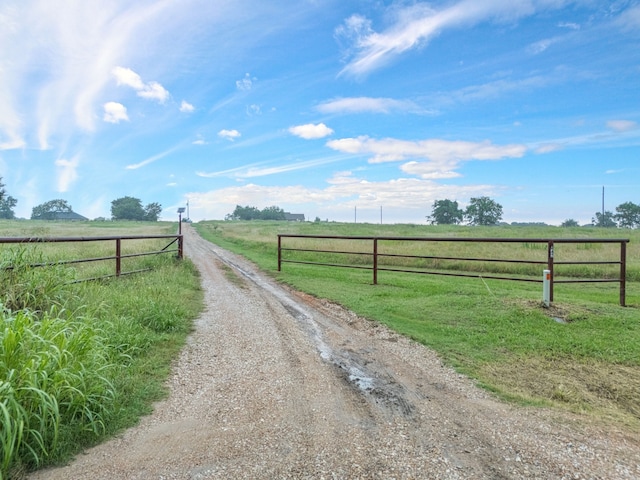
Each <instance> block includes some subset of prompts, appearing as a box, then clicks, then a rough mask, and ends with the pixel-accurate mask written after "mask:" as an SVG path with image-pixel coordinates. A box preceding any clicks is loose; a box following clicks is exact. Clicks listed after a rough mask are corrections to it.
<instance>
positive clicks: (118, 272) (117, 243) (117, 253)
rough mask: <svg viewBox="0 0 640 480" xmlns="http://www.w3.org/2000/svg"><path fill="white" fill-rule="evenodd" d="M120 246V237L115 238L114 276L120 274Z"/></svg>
mask: <svg viewBox="0 0 640 480" xmlns="http://www.w3.org/2000/svg"><path fill="white" fill-rule="evenodd" d="M121 259H122V257H121V248H120V239H119V238H116V277H119V276H120V270H121V263H120V261H121Z"/></svg>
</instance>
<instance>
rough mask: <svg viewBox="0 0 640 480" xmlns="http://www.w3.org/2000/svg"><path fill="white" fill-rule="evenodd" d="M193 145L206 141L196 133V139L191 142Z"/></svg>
mask: <svg viewBox="0 0 640 480" xmlns="http://www.w3.org/2000/svg"><path fill="white" fill-rule="evenodd" d="M191 143H192V144H193V145H206V144H207V141H206V140H205V139H204V137H203V136H202V135H200V134H198V135H196V139H195V140H194V141H193V142H191Z"/></svg>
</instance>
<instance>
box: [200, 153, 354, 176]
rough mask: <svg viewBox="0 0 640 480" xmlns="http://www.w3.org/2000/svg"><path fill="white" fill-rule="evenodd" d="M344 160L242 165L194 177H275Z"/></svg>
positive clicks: (325, 159) (323, 159)
mask: <svg viewBox="0 0 640 480" xmlns="http://www.w3.org/2000/svg"><path fill="white" fill-rule="evenodd" d="M341 160H344V157H343V156H331V157H323V158H317V159H313V160H306V161H301V162H294V163H287V164H283V165H273V166H263V165H264V162H262V163H259V164H253V165H244V166H242V167H236V168H231V169H225V170H219V171H216V172H202V171H199V172H196V175H198V176H199V177H204V178H216V177H233V178H255V177H265V176H268V175H276V174H280V173H287V172H294V171H297V170H306V169H308V168H315V167H319V166H321V165H327V164H330V163H334V162H338V161H341Z"/></svg>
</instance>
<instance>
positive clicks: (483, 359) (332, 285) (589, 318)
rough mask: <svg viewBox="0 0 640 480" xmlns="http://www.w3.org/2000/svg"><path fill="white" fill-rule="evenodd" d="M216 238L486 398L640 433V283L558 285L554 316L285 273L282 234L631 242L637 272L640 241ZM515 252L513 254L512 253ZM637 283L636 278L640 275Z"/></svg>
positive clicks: (491, 297)
mask: <svg viewBox="0 0 640 480" xmlns="http://www.w3.org/2000/svg"><path fill="white" fill-rule="evenodd" d="M196 228H197V229H198V231H199V232H200V233H201V234H202V235H203V236H204V237H205V238H207V239H209V240H211V241H213V242H214V243H217V244H219V245H221V246H223V247H225V248H228V249H230V250H233V251H235V252H237V253H240V254H242V255H244V256H246V257H247V258H249V259H251V260H252V261H254V262H255V263H256V264H257V265H259V266H260V267H261V268H262V269H263V270H265V271H266V272H268V273H269V274H271V275H272V276H274V277H275V278H277V279H278V280H279V281H281V282H283V283H287V284H289V285H291V286H293V287H294V288H297V289H300V290H302V291H305V292H308V293H311V294H313V295H316V296H318V297H322V298H328V299H330V300H333V301H335V302H338V303H340V304H342V305H344V306H345V307H347V308H349V309H351V310H353V311H355V312H357V313H358V314H360V315H362V316H364V317H366V318H369V319H371V320H375V321H379V322H381V323H384V324H386V325H388V326H390V327H391V328H393V329H395V330H396V331H398V332H400V333H402V334H405V335H407V336H409V337H411V338H413V339H415V340H417V341H419V342H421V343H423V344H425V345H427V346H429V347H430V348H433V349H434V350H435V351H437V352H438V353H439V354H440V355H441V357H442V358H443V360H444V361H446V362H447V363H449V364H450V365H453V366H454V367H455V368H457V369H458V370H459V371H461V372H464V373H465V374H467V375H469V376H470V377H472V378H474V379H476V380H477V382H478V383H479V384H480V385H482V386H483V387H484V388H487V389H489V390H491V391H493V392H495V393H497V394H498V395H500V396H501V397H503V398H505V399H509V400H510V401H515V402H519V403H522V404H527V405H547V406H555V407H558V408H562V409H567V410H570V411H573V412H577V413H581V414H585V415H588V416H589V417H590V418H592V419H599V420H601V421H604V422H607V423H615V424H618V425H624V426H626V427H627V428H630V429H632V430H636V431H637V430H640V402H638V400H637V399H638V398H640V313H639V308H640V284H639V283H638V282H635V281H632V282H628V285H627V305H629V306H628V307H627V308H622V307H620V306H618V305H617V301H618V295H617V286H613V285H609V284H599V285H597V286H592V285H584V284H578V286H575V285H557V286H556V299H560V300H558V301H556V302H554V304H553V306H552V308H549V309H546V308H543V306H542V303H541V296H542V293H541V286H540V285H539V284H528V283H521V282H508V281H499V280H488V279H483V278H482V276H481V275H478V277H477V278H453V277H438V276H430V275H412V274H399V273H391V272H382V273H380V275H379V284H378V285H372V280H371V272H370V271H360V270H352V269H340V268H331V267H318V266H310V265H296V264H285V265H284V267H283V269H282V272H277V234H278V233H315V234H327V235H385V236H393V235H397V236H404V235H413V236H427V235H431V236H447V235H458V236H459V235H467V236H487V237H488V236H491V237H512V238H513V237H518V238H520V237H530V238H533V237H549V238H559V237H567V236H569V237H571V236H576V237H578V236H582V237H581V238H585V236H586V237H593V238H595V237H597V238H605V237H604V235H608V237H609V238H612V237H615V238H620V237H623V238H631V243H630V244H629V248H628V262H629V270H630V271H631V272H637V271H638V270H639V269H640V250H639V249H638V245H639V244H640V232H637V231H621V230H613V231H608V230H606V231H605V230H601V229H596V230H595V231H593V232H587V233H585V231H584V230H583V229H559V228H553V227H551V228H549V229H538V228H529V227H527V228H513V227H504V228H503V227H500V228H489V229H481V228H480V229H478V228H468V227H458V228H456V227H453V228H452V227H449V228H446V227H437V228H434V227H422V228H420V227H419V226H405V225H399V226H395V225H386V226H381V225H349V224H319V225H318V224H291V223H288V224H286V223H277V222H202V223H199V224H196ZM514 248H515V247H514ZM632 275H635V273H632Z"/></svg>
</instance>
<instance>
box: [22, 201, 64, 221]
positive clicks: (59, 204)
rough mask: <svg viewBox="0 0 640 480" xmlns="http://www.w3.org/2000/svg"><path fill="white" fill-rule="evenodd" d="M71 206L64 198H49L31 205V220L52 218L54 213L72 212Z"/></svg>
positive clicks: (54, 215)
mask: <svg viewBox="0 0 640 480" xmlns="http://www.w3.org/2000/svg"><path fill="white" fill-rule="evenodd" d="M72 211H73V208H71V205H69V203H68V202H67V201H66V200H62V199H56V200H49V201H48V202H45V203H42V204H40V205H37V206H35V207H33V209H32V210H31V220H53V219H55V217H56V213H61V212H67V213H68V212H72Z"/></svg>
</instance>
